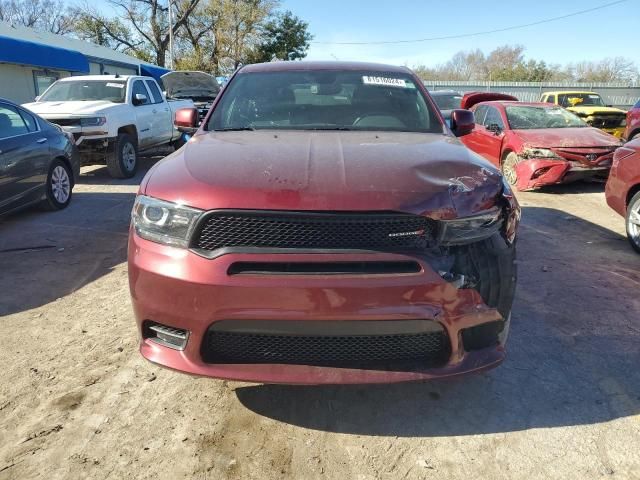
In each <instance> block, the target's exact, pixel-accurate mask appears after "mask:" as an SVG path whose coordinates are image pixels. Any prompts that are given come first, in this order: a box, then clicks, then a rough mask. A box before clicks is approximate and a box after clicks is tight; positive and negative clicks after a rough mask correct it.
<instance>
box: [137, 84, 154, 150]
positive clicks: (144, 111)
mask: <svg viewBox="0 0 640 480" xmlns="http://www.w3.org/2000/svg"><path fill="white" fill-rule="evenodd" d="M136 95H144V99H142V100H137V98H136ZM151 98H152V97H151V96H150V94H149V91H148V90H147V87H145V85H144V82H143V81H142V80H134V81H133V83H132V85H131V105H133V111H134V112H135V115H136V127H137V129H138V145H139V146H140V147H148V146H150V145H153V143H155V142H154V131H153V121H154V115H155V114H154V113H153V111H154V110H155V106H154V105H153V103H152V100H151Z"/></svg>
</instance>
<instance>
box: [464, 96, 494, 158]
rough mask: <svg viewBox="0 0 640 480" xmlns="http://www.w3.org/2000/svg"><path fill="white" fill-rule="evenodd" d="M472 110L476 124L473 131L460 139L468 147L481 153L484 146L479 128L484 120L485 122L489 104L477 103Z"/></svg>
mask: <svg viewBox="0 0 640 480" xmlns="http://www.w3.org/2000/svg"><path fill="white" fill-rule="evenodd" d="M471 111H472V112H473V115H474V117H475V122H476V125H475V127H474V129H473V130H472V131H471V133H469V134H468V135H465V136H463V137H460V140H461V141H462V143H464V144H465V145H466V146H467V148H469V149H471V150H473V151H474V152H476V153H480V151H481V150H482V148H483V145H482V141H483V137H482V136H481V135H480V134H479V133H478V130H479V129H480V128H481V127H482V122H484V117H485V115H486V114H487V106H486V105H477V106H476V107H475V108H471Z"/></svg>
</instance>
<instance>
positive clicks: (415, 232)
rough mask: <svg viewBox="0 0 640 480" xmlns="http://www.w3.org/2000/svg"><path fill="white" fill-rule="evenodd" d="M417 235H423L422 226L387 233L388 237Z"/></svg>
mask: <svg viewBox="0 0 640 480" xmlns="http://www.w3.org/2000/svg"><path fill="white" fill-rule="evenodd" d="M419 235H424V228H423V229H421V230H415V231H413V232H396V233H390V234H389V236H390V237H413V236H419Z"/></svg>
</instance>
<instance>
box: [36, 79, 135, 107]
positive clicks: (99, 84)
mask: <svg viewBox="0 0 640 480" xmlns="http://www.w3.org/2000/svg"><path fill="white" fill-rule="evenodd" d="M140 83H142V82H140ZM143 87H144V86H143ZM124 92H125V82H124V81H122V80H60V81H59V82H57V83H56V84H55V85H53V86H52V87H51V88H50V89H49V90H47V92H46V93H45V94H44V95H42V96H41V97H40V101H41V102H91V101H95V100H103V101H106V102H113V103H123V102H124Z"/></svg>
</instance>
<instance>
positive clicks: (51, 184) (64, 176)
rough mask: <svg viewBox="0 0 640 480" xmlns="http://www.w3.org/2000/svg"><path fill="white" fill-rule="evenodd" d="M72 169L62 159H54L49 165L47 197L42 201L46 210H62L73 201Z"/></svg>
mask: <svg viewBox="0 0 640 480" xmlns="http://www.w3.org/2000/svg"><path fill="white" fill-rule="evenodd" d="M71 178H72V177H71V170H69V167H67V166H66V165H65V163H64V162H63V161H62V160H57V159H56V160H54V161H53V162H51V167H49V174H48V175H47V184H46V198H45V199H44V200H43V202H42V207H43V208H44V209H45V210H62V209H63V208H65V207H66V206H67V205H69V202H71V188H72V187H71Z"/></svg>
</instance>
